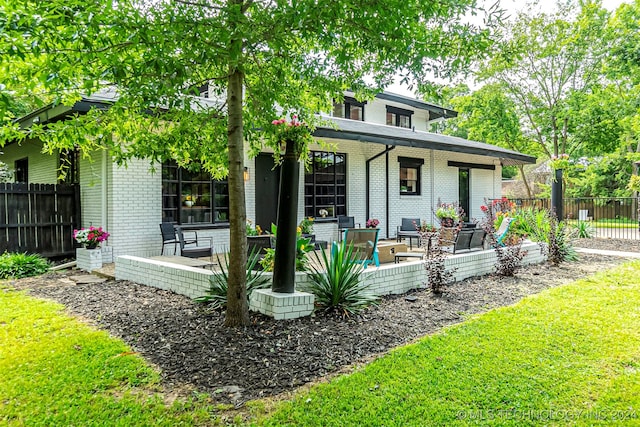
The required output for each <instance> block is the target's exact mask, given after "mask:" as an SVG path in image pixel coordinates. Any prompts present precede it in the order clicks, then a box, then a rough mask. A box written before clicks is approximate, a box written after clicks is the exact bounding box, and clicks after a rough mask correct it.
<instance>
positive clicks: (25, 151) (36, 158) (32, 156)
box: [0, 140, 58, 184]
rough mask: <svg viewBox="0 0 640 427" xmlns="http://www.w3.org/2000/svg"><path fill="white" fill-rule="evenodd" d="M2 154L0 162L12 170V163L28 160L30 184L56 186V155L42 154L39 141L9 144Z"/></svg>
mask: <svg viewBox="0 0 640 427" xmlns="http://www.w3.org/2000/svg"><path fill="white" fill-rule="evenodd" d="M2 151H3V153H4V154H2V156H0V160H2V161H3V162H5V163H6V164H7V165H8V166H9V170H14V162H15V161H16V160H19V159H24V158H25V157H26V158H27V159H28V175H29V177H28V178H29V183H30V184H32V183H33V184H56V183H57V182H58V175H57V169H58V155H57V154H55V155H52V156H50V155H49V154H43V153H42V143H41V142H40V141H34V140H28V141H25V142H24V143H23V144H20V145H18V144H9V145H6V146H4V147H3V148H2Z"/></svg>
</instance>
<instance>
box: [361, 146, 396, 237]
mask: <svg viewBox="0 0 640 427" xmlns="http://www.w3.org/2000/svg"><path fill="white" fill-rule="evenodd" d="M394 148H396V146H395V145H387V148H385V150H384V151H381V152H380V153H378V154H376V155H375V156H373V157H371V158H370V159H367V161H366V164H365V165H366V168H365V171H366V172H365V176H366V178H365V180H366V182H365V183H366V190H365V191H366V202H365V204H366V206H367V217H366V218H365V221H366V220H367V219H369V214H370V213H371V209H370V207H369V205H370V203H371V200H370V199H371V197H370V196H369V193H370V190H371V183H370V173H371V162H372V161H374V160H375V159H377V158H378V157H380V156H382V155H383V154H384V155H386V178H385V184H386V191H385V193H386V196H385V201H386V202H385V205H386V207H385V209H386V212H385V215H386V217H385V224H386V226H387V236H386V237H387V238H389V152H390V151H391V150H393V149H394Z"/></svg>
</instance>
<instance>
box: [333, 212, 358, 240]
mask: <svg viewBox="0 0 640 427" xmlns="http://www.w3.org/2000/svg"><path fill="white" fill-rule="evenodd" d="M358 227H360V224H358ZM347 228H356V220H355V218H354V217H352V216H339V217H338V240H342V235H343V234H344V230H346V229H347Z"/></svg>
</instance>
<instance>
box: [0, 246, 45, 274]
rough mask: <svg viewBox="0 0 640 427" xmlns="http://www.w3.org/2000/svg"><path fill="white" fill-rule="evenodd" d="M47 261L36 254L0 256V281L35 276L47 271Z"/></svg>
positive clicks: (5, 254)
mask: <svg viewBox="0 0 640 427" xmlns="http://www.w3.org/2000/svg"><path fill="white" fill-rule="evenodd" d="M49 267H50V265H49V261H47V260H46V259H45V258H43V257H41V256H40V255H37V254H26V253H24V254H20V253H8V252H5V253H4V254H2V255H0V279H9V278H14V279H20V278H22V277H31V276H37V275H39V274H44V273H46V272H47V271H48V270H49Z"/></svg>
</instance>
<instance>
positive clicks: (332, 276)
mask: <svg viewBox="0 0 640 427" xmlns="http://www.w3.org/2000/svg"><path fill="white" fill-rule="evenodd" d="M320 252H321V255H318V254H317V253H316V254H315V256H316V261H317V262H316V263H311V266H310V267H311V273H309V277H310V279H311V285H310V287H309V291H310V292H312V293H313V294H314V295H315V297H316V305H318V306H319V307H322V308H324V309H325V310H326V311H338V312H341V313H342V314H344V315H346V316H348V315H351V314H356V313H358V312H360V311H362V310H363V309H365V308H366V307H368V306H370V305H375V304H377V301H378V297H377V296H376V295H374V294H372V293H371V292H369V291H368V289H367V288H368V286H367V285H366V284H364V283H362V282H361V273H362V271H363V270H364V267H363V265H362V264H360V263H358V262H357V260H358V254H357V252H356V251H354V249H353V244H349V245H347V244H346V242H344V241H343V242H341V243H334V244H333V247H332V249H331V255H329V257H327V254H326V252H325V251H320Z"/></svg>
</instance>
